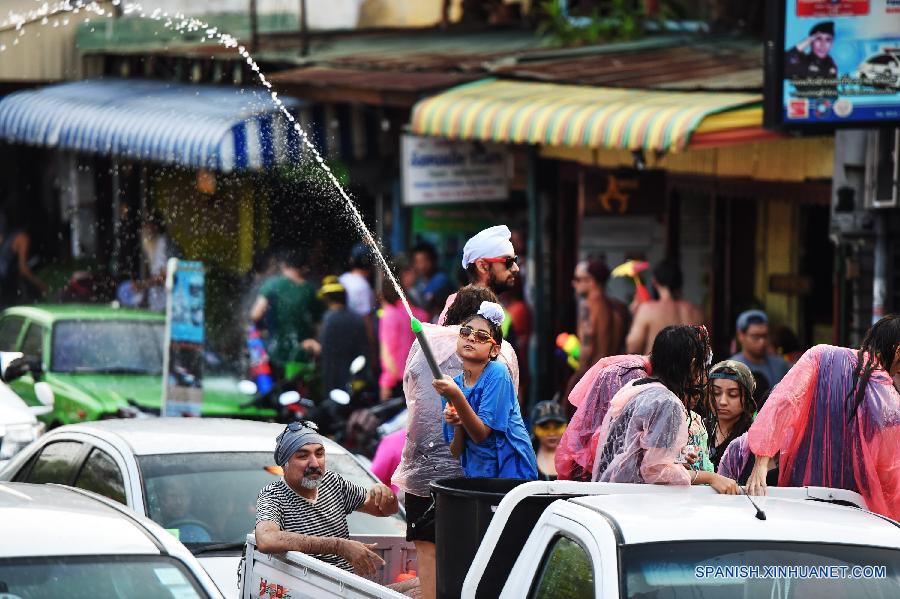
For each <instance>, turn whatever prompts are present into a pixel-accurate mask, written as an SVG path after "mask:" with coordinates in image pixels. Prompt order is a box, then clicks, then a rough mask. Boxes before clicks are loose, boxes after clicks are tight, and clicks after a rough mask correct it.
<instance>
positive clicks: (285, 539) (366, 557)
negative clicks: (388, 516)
mask: <svg viewBox="0 0 900 599" xmlns="http://www.w3.org/2000/svg"><path fill="white" fill-rule="evenodd" d="M255 532H256V547H257V548H258V549H259V550H260V551H262V552H263V553H269V554H277V553H285V552H286V551H299V552H301V553H307V554H316V555H339V556H341V557H343V558H344V559H346V560H347V561H348V562H350V565H351V566H353V569H354V570H356V572H357V573H358V574H359V575H360V576H372V575H373V574H375V570H376V568H377V567H379V566H383V565H384V560H383V559H381V557H379V556H378V554H377V553H375V552H373V551H372V549H374V548H375V546H376V545H375V543H372V544H371V545H366V544H364V543H360V542H358V541H353V540H350V539H343V538H340V537H316V536H312V535H304V534H300V533H297V532H288V531H285V530H281V528H280V527H279V526H278V524H277V523H275V522H270V521H268V520H263V521H262V522H259V523H258V524H257V525H256V531H255Z"/></svg>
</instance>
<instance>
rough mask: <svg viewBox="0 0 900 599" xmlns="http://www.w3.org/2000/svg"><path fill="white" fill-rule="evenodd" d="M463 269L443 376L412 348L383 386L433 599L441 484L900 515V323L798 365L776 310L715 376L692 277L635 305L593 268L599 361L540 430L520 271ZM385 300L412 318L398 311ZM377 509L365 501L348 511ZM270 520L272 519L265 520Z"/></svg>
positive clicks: (395, 480) (590, 327) (389, 463)
mask: <svg viewBox="0 0 900 599" xmlns="http://www.w3.org/2000/svg"><path fill="white" fill-rule="evenodd" d="M462 266H463V267H464V268H465V270H466V271H467V273H468V274H469V279H470V283H469V284H468V285H466V286H465V287H463V288H461V289H459V290H458V291H457V292H456V293H450V294H448V295H447V298H446V301H444V302H441V301H439V300H435V298H436V297H437V296H439V295H440V294H437V293H435V292H429V293H430V295H429V294H428V293H425V292H424V291H423V295H422V297H426V296H427V297H430V298H431V300H430V304H429V301H426V302H425V304H423V305H430V307H431V309H432V313H431V314H434V312H436V311H437V309H438V307H441V308H442V310H441V312H440V315H439V316H438V317H437V318H436V319H435V321H436V322H435V323H434V324H431V323H429V322H428V320H425V324H423V334H424V339H425V340H426V341H427V345H428V346H429V347H428V349H430V353H431V355H432V356H433V358H434V361H435V362H436V363H437V366H438V368H439V370H440V373H441V376H440V377H435V376H434V373H433V370H432V369H431V366H430V364H429V360H428V357H427V354H428V353H429V352H427V351H425V348H423V347H422V346H421V344H420V341H419V340H418V339H416V338H415V337H414V336H412V335H410V336H407V337H405V338H404V339H406V340H407V341H408V342H409V347H407V348H406V352H405V354H404V356H403V359H402V360H399V359H398V360H395V361H394V362H393V363H392V364H390V363H389V364H387V365H386V372H388V373H389V376H390V378H385V379H383V380H382V385H383V387H384V386H385V385H389V384H394V382H395V381H396V380H397V379H398V378H399V382H400V383H401V384H402V392H403V394H404V396H405V398H406V402H407V407H408V410H409V414H408V417H407V427H406V430H405V431H403V432H402V434H397V435H396V437H395V438H392V440H391V447H393V448H394V449H393V450H392V451H391V452H388V451H385V452H384V453H383V454H382V455H381V456H378V457H376V462H377V463H378V464H379V466H378V469H379V476H380V477H381V478H382V480H383V481H384V482H385V483H389V484H391V485H392V486H391V487H390V488H388V487H384V489H382V490H380V491H378V493H377V494H378V496H379V498H380V499H379V500H380V501H388V500H385V499H384V497H388V495H385V494H386V493H389V494H390V495H389V497H390V500H389V501H394V498H395V497H396V496H397V495H400V496H402V498H403V502H404V504H405V508H406V516H407V522H408V527H407V540H409V541H412V542H414V543H415V545H416V549H417V556H418V575H419V580H420V585H421V586H420V590H421V594H422V596H424V597H432V596H434V592H435V591H434V589H435V583H436V580H435V546H434V542H435V503H434V501H433V499H432V496H431V485H432V483H434V482H436V481H438V480H442V479H448V478H456V477H486V478H511V479H518V480H536V479H544V480H553V479H556V478H559V479H562V480H572V481H582V482H596V481H599V482H616V483H636V484H666V485H679V486H685V487H686V486H690V485H708V486H709V487H711V488H712V489H714V490H715V491H717V492H718V493H723V494H739V493H746V494H750V495H759V494H765V493H766V490H767V487H768V486H773V485H778V486H807V485H810V486H824V487H836V488H842V489H849V490H852V491H856V492H858V493H860V494H861V495H862V497H863V498H864V499H865V501H866V504H867V505H868V507H869V508H870V509H871V510H872V511H874V512H877V513H880V514H883V515H885V516H888V517H891V518H894V519H897V518H900V456H898V449H900V443H898V440H900V438H898V435H900V426H898V414H900V315H892V316H886V317H884V318H882V319H881V320H880V321H878V322H877V323H875V324H874V325H873V326H872V328H871V329H870V331H869V332H868V334H867V336H866V337H865V339H864V341H863V343H862V345H861V347H860V348H858V349H848V348H841V347H833V346H825V345H819V346H816V347H813V348H812V349H810V350H808V351H807V352H805V353H803V354H802V355H801V356H800V357H799V359H798V360H797V361H796V363H794V364H791V363H789V362H788V361H786V360H785V359H784V358H783V357H781V356H778V355H775V354H774V352H773V351H772V350H771V348H770V347H769V343H768V342H769V335H770V332H769V319H768V316H767V315H766V313H765V312H763V311H761V310H750V311H747V312H744V313H742V314H740V315H739V317H738V318H737V321H736V323H735V328H736V337H737V339H736V341H737V342H738V343H739V345H740V349H739V351H737V352H736V353H735V354H734V355H733V356H731V357H730V358H729V359H727V360H724V361H721V362H718V363H716V364H713V351H712V344H711V340H710V336H709V334H708V332H707V329H706V327H705V326H704V325H703V324H702V320H703V315H702V312H700V310H699V309H698V308H697V307H696V306H694V305H692V304H690V303H689V302H687V301H685V300H683V299H682V298H681V296H680V287H681V274H680V271H679V270H678V268H677V265H675V264H673V263H669V262H664V263H662V264H660V265H658V266H657V267H656V268H655V269H654V270H653V287H654V288H655V290H656V299H650V300H645V301H643V302H638V303H635V304H633V305H632V306H630V307H628V306H625V305H624V304H620V303H619V302H616V301H615V300H612V299H611V298H608V297H606V295H605V291H604V288H605V284H606V279H607V278H608V277H609V270H608V269H606V268H605V266H604V265H602V264H601V263H598V262H596V261H595V262H586V263H582V264H579V265H578V267H577V268H576V276H575V279H574V280H573V286H574V287H575V290H576V292H577V293H578V295H579V296H580V297H581V298H582V299H583V300H584V302H585V303H587V304H588V305H586V306H583V309H582V310H581V311H580V314H579V316H580V318H579V320H580V322H579V329H578V331H579V334H580V335H581V336H582V337H583V339H584V345H583V346H582V348H583V349H584V350H585V351H584V352H583V353H582V359H581V360H580V362H579V364H578V370H577V372H576V375H575V376H574V377H573V380H572V381H571V383H570V385H569V389H568V390H567V393H566V395H565V397H563V398H560V399H559V400H558V401H557V400H553V401H542V402H539V403H538V404H537V405H535V406H534V408H533V410H532V411H531V413H530V414H527V415H526V414H524V413H523V410H522V405H523V402H522V401H521V397H520V384H519V383H520V380H519V379H520V366H519V365H520V359H521V358H522V357H523V356H519V355H517V351H516V348H515V347H514V346H513V344H512V343H510V341H509V339H508V336H507V335H508V332H509V331H511V330H512V327H511V325H510V322H509V321H510V315H509V311H508V310H507V309H505V308H504V306H503V305H502V304H501V303H500V301H499V300H498V296H497V293H496V292H497V291H503V290H505V289H507V288H509V287H511V286H513V285H514V283H515V280H516V278H517V275H518V272H519V271H518V266H517V257H516V254H515V251H514V249H513V245H512V243H511V241H510V231H509V229H507V228H506V227H503V226H500V227H492V228H489V229H486V230H485V231H482V232H480V233H478V234H477V235H475V236H474V237H472V238H471V239H470V240H469V242H468V243H467V244H466V246H465V248H464V251H463V259H462ZM403 278H404V277H403V274H402V273H401V280H403ZM409 283H410V287H413V286H414V281H413V280H412V277H410V278H409ZM329 285H332V286H339V283H338V282H336V281H333V282H330V283H329ZM264 288H265V286H264ZM421 288H422V289H423V290H424V289H428V285H424V286H422V287H421ZM332 289H337V287H333V288H332ZM261 296H262V297H265V292H263V293H262V294H261ZM262 301H263V300H262V299H261V300H260V302H262ZM384 301H386V302H387V303H388V304H393V305H394V307H395V308H396V309H397V310H398V311H399V310H400V307H399V306H397V305H396V302H397V301H399V298H392V297H390V296H387V297H386V298H385V300H384ZM344 303H345V302H344ZM260 306H262V307H265V306H264V305H263V304H260ZM422 309H423V311H424V310H425V308H424V307H423V308H422ZM404 314H405V312H404ZM426 316H427V313H426ZM382 319H385V317H384V316H382ZM388 320H389V319H388ZM406 321H408V316H405V319H404V325H405V324H406ZM392 328H393V325H388V326H387V329H388V330H392ZM379 329H381V330H384V329H385V327H384V325H383V324H381V325H379ZM363 330H364V326H362V325H361V326H358V327H357V333H356V334H357V335H362V334H363ZM396 330H397V331H398V334H399V330H400V327H399V326H398V327H397V329H396ZM299 337H302V335H301V336H298V338H297V339H298V340H299ZM405 343H406V341H404V344H405ZM301 345H302V342H301ZM321 351H324V347H323V348H322V350H321ZM526 416H527V418H526ZM286 434H287V433H286ZM388 453H395V454H399V455H398V456H396V459H390V458H389V457H387V454H388ZM278 457H279V463H281V460H288V459H290V455H288V453H284V455H281V456H278ZM301 457H303V459H305V460H309V459H311V458H312V459H314V458H315V457H316V456H315V455H312V456H311V455H310V454H309V452H307V453H306V454H304V455H303V456H301ZM308 473H311V474H317V472H316V471H315V470H313V471H308ZM318 474H321V473H318ZM323 480H324V479H323ZM309 484H313V483H309ZM313 488H315V485H314V486H313ZM295 491H296V489H295ZM298 492H299V491H298ZM260 497H261V501H263V500H264V499H265V498H264V497H263V495H261V496H260ZM365 501H366V500H365V494H364V492H362V491H359V490H354V493H353V501H352V502H350V503H351V504H352V505H355V506H360V505H363V504H364V503H365ZM348 505H350V504H346V503H345V504H344V509H345V510H349V509H350V508H348ZM262 507H263V508H266V509H263V510H261V512H260V513H261V514H262V515H261V516H259V517H258V518H262V520H259V521H260V522H264V521H265V518H266V517H267V516H266V514H267V513H268V512H267V509H268V508H267V506H266V505H263V506H262ZM373 509H374V508H373ZM257 530H258V533H259V532H263V531H261V530H260V528H259V527H258V529H257ZM260 546H261V547H262V545H260ZM273 546H274V545H273ZM278 546H281V545H278ZM324 547H325V546H324V545H322V546H320V545H316V551H318V552H325V551H324ZM328 547H329V548H330V547H331V546H328ZM333 548H334V549H335V551H327V553H329V554H333V555H332V557H334V559H335V560H338V561H340V558H341V556H344V558H345V559H343V561H340V563H341V565H344V566H345V567H348V568H350V567H352V566H353V565H355V564H356V563H357V561H358V559H357V560H355V559H351V557H350V556H351V553H352V552H351V551H350V549H349V548H348V547H347V546H346V544H344V543H342V542H340V543H337V544H336V545H335V546H334V547H333ZM340 549H343V550H344V551H343V552H342V551H339V550H340ZM358 549H359V548H354V551H356V550H358ZM360 551H361V550H360ZM353 555H356V554H355V553H353ZM335 556H336V557H335ZM357 557H358V556H357ZM338 561H335V562H334V563H338ZM348 562H349V563H348ZM370 567H371V564H370V563H368V562H367V563H366V565H364V566H363V567H362V571H366V570H367V569H369V568H370Z"/></svg>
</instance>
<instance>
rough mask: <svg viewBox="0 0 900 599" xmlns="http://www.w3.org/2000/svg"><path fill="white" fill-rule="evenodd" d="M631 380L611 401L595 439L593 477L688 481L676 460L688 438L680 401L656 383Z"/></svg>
mask: <svg viewBox="0 0 900 599" xmlns="http://www.w3.org/2000/svg"><path fill="white" fill-rule="evenodd" d="M635 382H636V381H635ZM635 382H631V383H628V385H626V386H625V387H624V388H623V389H622V390H621V391H619V392H618V393H616V395H615V396H614V397H613V398H612V402H610V406H609V411H608V412H607V414H606V417H605V418H604V419H603V425H602V426H601V427H600V434H599V435H598V439H597V440H598V446H597V459H596V461H595V462H594V475H593V477H592V480H595V481H601V482H614V483H648V484H658V485H690V484H691V477H690V474H689V473H688V471H687V469H686V468H685V467H684V466H683V465H682V464H676V463H675V459H676V458H677V457H678V456H679V455H680V454H681V450H682V449H683V448H684V446H685V445H686V444H687V441H688V414H687V410H685V408H684V404H682V403H681V400H680V399H678V398H677V397H676V396H675V394H674V393H672V392H671V391H669V390H668V389H667V388H666V387H665V386H663V385H662V384H660V383H646V384H643V385H635V384H634V383H635Z"/></svg>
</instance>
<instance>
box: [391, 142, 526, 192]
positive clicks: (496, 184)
mask: <svg viewBox="0 0 900 599" xmlns="http://www.w3.org/2000/svg"><path fill="white" fill-rule="evenodd" d="M402 175H403V203H404V204H406V205H407V206H419V205H423V204H452V203H460V202H483V201H488V200H506V199H508V197H509V155H508V152H507V151H506V148H505V147H504V146H501V145H497V144H487V143H481V142H471V141H451V140H447V139H441V138H437V137H418V136H415V135H404V136H403V172H402Z"/></svg>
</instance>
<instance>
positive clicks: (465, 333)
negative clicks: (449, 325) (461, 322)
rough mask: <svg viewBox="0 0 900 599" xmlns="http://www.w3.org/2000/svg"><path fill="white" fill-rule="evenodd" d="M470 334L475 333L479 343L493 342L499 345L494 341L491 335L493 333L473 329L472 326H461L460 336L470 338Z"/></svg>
mask: <svg viewBox="0 0 900 599" xmlns="http://www.w3.org/2000/svg"><path fill="white" fill-rule="evenodd" d="M469 335H475V341H477V342H478V343H493V344H494V345H497V342H496V341H494V338H493V337H491V334H490V333H488V332H487V331H479V330H476V329H473V328H472V327H470V326H464V327H460V328H459V336H460V337H462V338H463V339H468V338H469Z"/></svg>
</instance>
